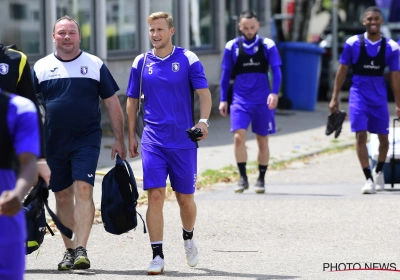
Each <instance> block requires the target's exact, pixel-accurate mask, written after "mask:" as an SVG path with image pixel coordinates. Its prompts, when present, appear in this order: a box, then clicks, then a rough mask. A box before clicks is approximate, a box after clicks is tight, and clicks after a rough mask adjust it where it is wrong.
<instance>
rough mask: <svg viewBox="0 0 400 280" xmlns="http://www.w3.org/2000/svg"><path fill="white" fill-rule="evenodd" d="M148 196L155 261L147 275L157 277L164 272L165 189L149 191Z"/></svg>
mask: <svg viewBox="0 0 400 280" xmlns="http://www.w3.org/2000/svg"><path fill="white" fill-rule="evenodd" d="M147 195H148V198H147V201H148V207H147V212H146V222H147V229H148V232H149V237H150V243H151V248H152V251H153V261H152V262H151V264H150V266H149V268H148V269H147V274H152V275H157V274H160V273H162V272H163V271H164V253H163V248H162V245H163V244H162V242H163V237H164V216H163V208H164V201H165V187H162V188H151V189H148V193H147Z"/></svg>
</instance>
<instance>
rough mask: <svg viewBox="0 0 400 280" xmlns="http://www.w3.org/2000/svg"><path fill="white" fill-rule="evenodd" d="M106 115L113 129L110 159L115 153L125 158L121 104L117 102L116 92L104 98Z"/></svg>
mask: <svg viewBox="0 0 400 280" xmlns="http://www.w3.org/2000/svg"><path fill="white" fill-rule="evenodd" d="M104 104H105V105H106V108H107V112H108V116H109V118H110V122H111V126H112V129H113V131H114V136H115V143H114V145H113V147H112V150H111V159H114V158H115V153H118V155H119V156H120V157H121V158H122V159H123V160H125V158H126V147H125V139H124V116H123V113H122V108H121V104H120V103H119V100H118V97H117V94H114V95H112V96H111V97H109V98H106V99H104Z"/></svg>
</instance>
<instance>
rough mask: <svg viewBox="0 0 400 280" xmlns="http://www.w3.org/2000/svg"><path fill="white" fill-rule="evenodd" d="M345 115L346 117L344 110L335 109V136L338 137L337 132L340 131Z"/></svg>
mask: <svg viewBox="0 0 400 280" xmlns="http://www.w3.org/2000/svg"><path fill="white" fill-rule="evenodd" d="M346 117H347V114H346V112H345V111H337V112H336V122H335V138H338V137H339V134H340V132H341V131H342V125H343V122H344V120H345V119H346Z"/></svg>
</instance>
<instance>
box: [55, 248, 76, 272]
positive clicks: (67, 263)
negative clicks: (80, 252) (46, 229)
mask: <svg viewBox="0 0 400 280" xmlns="http://www.w3.org/2000/svg"><path fill="white" fill-rule="evenodd" d="M74 260H75V254H74V250H73V249H71V248H69V249H67V251H65V253H64V257H63V259H62V261H61V262H60V263H59V264H58V270H69V269H71V268H72V266H73V265H74Z"/></svg>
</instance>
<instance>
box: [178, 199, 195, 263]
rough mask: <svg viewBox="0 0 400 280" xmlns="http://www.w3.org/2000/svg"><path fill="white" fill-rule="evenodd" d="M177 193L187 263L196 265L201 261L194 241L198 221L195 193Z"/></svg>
mask: <svg viewBox="0 0 400 280" xmlns="http://www.w3.org/2000/svg"><path fill="white" fill-rule="evenodd" d="M175 195H176V199H177V200H178V204H179V208H180V215H181V220H182V226H183V240H184V245H185V253H186V260H187V264H188V265H189V266H191V267H194V266H196V265H197V263H198V261H199V254H198V251H197V246H196V244H195V243H194V241H193V230H194V223H195V222H196V216H197V206H196V203H195V202H194V194H183V193H179V192H175Z"/></svg>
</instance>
